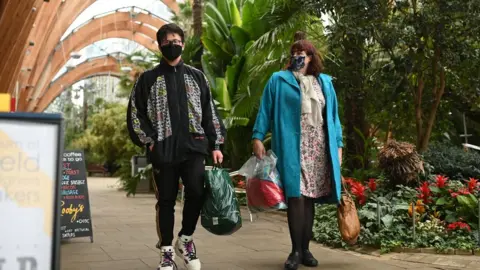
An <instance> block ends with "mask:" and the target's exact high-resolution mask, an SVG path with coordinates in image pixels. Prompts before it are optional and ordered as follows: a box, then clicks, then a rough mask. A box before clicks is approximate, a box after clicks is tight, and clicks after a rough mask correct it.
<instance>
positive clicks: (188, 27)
mask: <svg viewBox="0 0 480 270" xmlns="http://www.w3.org/2000/svg"><path fill="white" fill-rule="evenodd" d="M194 7H195V3H194ZM193 10H194V9H193V8H192V4H191V2H190V0H187V1H185V3H178V13H175V12H172V13H173V17H172V22H174V23H176V24H177V25H178V26H180V27H181V28H182V29H183V31H184V32H185V34H186V36H187V37H191V36H192V35H193V34H194V21H195V20H194V18H195V16H194V13H193ZM200 12H201V10H200ZM200 20H201V14H200ZM201 23H202V22H201V21H200V25H201ZM200 31H201V29H200Z"/></svg>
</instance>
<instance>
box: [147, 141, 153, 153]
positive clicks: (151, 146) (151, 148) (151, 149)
mask: <svg viewBox="0 0 480 270" xmlns="http://www.w3.org/2000/svg"><path fill="white" fill-rule="evenodd" d="M154 145H155V144H154V143H152V144H150V147H148V148H149V149H150V152H152V151H153V146H154Z"/></svg>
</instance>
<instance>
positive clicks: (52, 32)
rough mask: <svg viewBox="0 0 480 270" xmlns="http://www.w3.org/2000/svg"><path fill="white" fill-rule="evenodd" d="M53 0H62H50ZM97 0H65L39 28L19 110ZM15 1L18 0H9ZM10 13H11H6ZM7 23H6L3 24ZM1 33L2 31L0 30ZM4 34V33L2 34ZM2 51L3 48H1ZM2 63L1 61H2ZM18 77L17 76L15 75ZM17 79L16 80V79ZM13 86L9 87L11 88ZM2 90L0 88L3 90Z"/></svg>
mask: <svg viewBox="0 0 480 270" xmlns="http://www.w3.org/2000/svg"><path fill="white" fill-rule="evenodd" d="M27 1H33V0H25V1H22V4H23V3H24V2H27ZM36 1H40V0H36ZM50 1H51V2H52V1H61V0H50ZM95 1H96V0H82V1H65V2H63V3H62V4H61V5H60V7H59V8H58V10H55V12H53V13H52V14H51V15H50V16H52V17H54V18H53V20H52V22H51V23H50V24H49V25H48V26H47V27H46V28H44V29H38V30H39V31H40V33H39V36H40V37H42V39H43V40H40V41H39V42H35V44H38V45H36V46H38V48H39V50H38V51H32V53H30V54H28V55H26V57H25V61H28V62H24V63H23V64H22V65H21V67H22V68H25V69H26V71H24V73H22V74H21V77H20V78H23V79H22V80H21V86H20V88H21V94H20V98H19V110H21V109H22V108H21V107H20V103H21V101H22V100H25V98H26V96H28V95H29V94H28V92H27V88H28V91H30V90H31V88H30V86H34V85H37V83H38V81H39V79H40V75H41V74H42V73H43V72H44V71H45V69H48V68H47V67H46V65H47V62H48V60H49V57H50V56H51V54H52V51H53V49H54V48H55V47H56V45H57V43H58V42H59V41H60V38H61V37H62V35H63V34H64V33H65V31H66V30H67V29H68V27H69V26H70V25H71V24H72V23H73V21H74V20H75V19H76V18H77V17H78V15H80V14H81V13H82V12H83V11H84V10H85V9H86V8H88V7H89V6H90V5H91V4H92V3H94V2H95ZM9 2H14V3H16V1H9ZM162 2H164V4H165V5H166V6H167V7H169V8H170V9H171V10H172V11H173V12H175V13H176V12H178V11H179V7H178V4H177V2H176V0H162ZM6 14H10V13H6ZM46 19H47V18H40V17H38V18H37V23H38V22H39V20H46ZM2 25H5V24H2ZM0 33H2V32H1V31H0ZM0 36H2V35H0ZM0 51H2V50H0ZM22 59H23V58H22ZM0 65H1V61H0ZM20 69H21V68H20V67H19V68H17V74H18V72H19V71H20ZM15 79H17V76H15ZM14 81H15V80H14ZM10 88H11V87H9V89H10ZM1 91H2V90H0V92H1ZM23 103H25V102H23Z"/></svg>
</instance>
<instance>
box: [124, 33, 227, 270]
mask: <svg viewBox="0 0 480 270" xmlns="http://www.w3.org/2000/svg"><path fill="white" fill-rule="evenodd" d="M157 40H158V44H159V46H160V51H161V52H162V55H163V59H162V60H161V62H160V64H159V65H158V66H156V67H154V68H153V69H151V70H148V71H146V72H144V73H143V74H142V75H140V77H139V78H138V80H137V82H136V84H135V87H134V89H133V91H132V94H131V97H130V101H129V105H128V112H127V126H128V130H129V134H130V137H131V138H132V140H133V142H134V143H135V144H137V145H139V146H142V147H145V148H146V149H147V156H148V157H149V160H150V161H151V162H152V165H153V168H154V178H155V191H156V197H157V204H156V207H155V209H156V214H157V232H158V237H159V239H160V240H159V241H158V243H157V248H159V249H160V264H159V266H158V268H157V269H159V270H173V269H177V267H176V264H175V262H174V259H175V254H176V255H178V256H179V257H180V258H181V260H182V261H183V262H184V264H185V265H186V267H187V269H188V270H199V269H200V268H201V264H200V260H199V259H198V257H197V250H196V247H195V244H194V243H193V237H192V235H193V233H194V231H195V227H196V224H197V221H198V218H199V215H200V210H201V208H202V205H203V197H204V172H205V164H204V161H205V157H206V156H207V155H208V154H210V153H211V154H212V158H213V162H214V163H215V164H220V163H222V161H223V155H222V152H221V147H222V145H223V143H224V140H225V138H224V137H225V128H224V126H223V123H222V121H221V119H220V117H219V115H218V113H217V110H216V108H215V105H214V103H213V99H212V96H211V93H210V89H209V85H208V81H207V79H206V77H205V75H204V74H203V73H202V72H201V71H200V70H198V69H195V68H193V67H191V66H189V65H187V64H185V63H184V62H183V60H182V58H181V54H182V50H183V48H184V40H185V36H184V33H183V31H182V29H181V28H180V27H178V26H177V25H175V24H166V25H164V26H162V27H161V28H160V29H159V30H158V32H157ZM179 178H181V179H182V183H183V185H184V186H185V204H184V207H183V221H182V229H181V230H180V232H179V233H178V239H177V241H176V242H175V247H173V246H172V243H173V238H174V235H173V230H174V207H175V201H176V198H177V194H178V186H179Z"/></svg>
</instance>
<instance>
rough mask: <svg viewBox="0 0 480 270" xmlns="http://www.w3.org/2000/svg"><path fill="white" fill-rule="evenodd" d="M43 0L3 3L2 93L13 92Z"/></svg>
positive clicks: (0, 33) (0, 22)
mask: <svg viewBox="0 0 480 270" xmlns="http://www.w3.org/2000/svg"><path fill="white" fill-rule="evenodd" d="M43 5H45V4H44V2H43V1H42V0H25V1H8V2H5V3H2V4H1V8H2V10H1V12H2V13H1V14H0V36H1V37H2V42H0V52H2V53H1V55H0V85H1V87H0V93H1V92H11V90H10V89H9V88H10V85H11V84H12V81H15V79H16V76H15V73H17V74H18V71H17V67H18V66H19V63H21V61H22V59H23V53H24V51H25V48H26V46H28V45H29V42H28V36H29V35H30V32H31V30H32V26H33V23H34V22H35V19H36V18H37V16H38V14H39V11H40V9H41V8H42V6H43Z"/></svg>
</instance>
